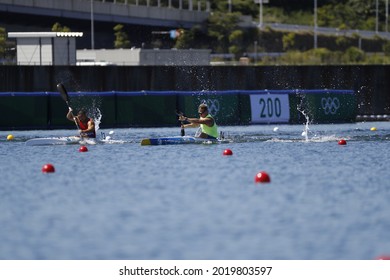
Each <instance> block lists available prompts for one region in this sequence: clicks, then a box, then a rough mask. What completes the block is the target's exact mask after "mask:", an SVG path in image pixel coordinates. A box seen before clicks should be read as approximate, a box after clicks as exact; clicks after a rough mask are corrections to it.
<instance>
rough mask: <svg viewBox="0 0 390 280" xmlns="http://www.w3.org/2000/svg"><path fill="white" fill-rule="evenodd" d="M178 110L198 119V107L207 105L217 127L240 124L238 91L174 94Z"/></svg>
mask: <svg viewBox="0 0 390 280" xmlns="http://www.w3.org/2000/svg"><path fill="white" fill-rule="evenodd" d="M176 93H177V98H178V110H179V111H181V112H183V113H185V115H186V116H188V117H198V106H199V105H200V104H202V103H205V104H207V106H208V108H209V112H210V114H211V115H212V116H213V117H214V118H215V121H216V122H217V124H218V125H237V124H241V113H240V106H239V104H240V101H239V92H238V91H218V92H217V91H210V92H202V91H201V92H176Z"/></svg>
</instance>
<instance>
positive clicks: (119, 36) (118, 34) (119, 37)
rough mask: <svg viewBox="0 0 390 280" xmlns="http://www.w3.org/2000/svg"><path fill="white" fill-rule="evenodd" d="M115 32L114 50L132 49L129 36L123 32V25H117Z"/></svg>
mask: <svg viewBox="0 0 390 280" xmlns="http://www.w3.org/2000/svg"><path fill="white" fill-rule="evenodd" d="M113 30H114V31H115V32H114V35H115V41H114V48H116V49H121V48H123V49H125V48H129V47H130V41H129V39H128V36H127V34H126V33H125V32H124V31H123V25H122V24H117V25H115V26H114V28H113Z"/></svg>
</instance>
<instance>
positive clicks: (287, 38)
mask: <svg viewBox="0 0 390 280" xmlns="http://www.w3.org/2000/svg"><path fill="white" fill-rule="evenodd" d="M282 40H283V50H285V51H288V50H293V49H294V46H295V33H292V32H290V33H287V34H284V35H283V38H282Z"/></svg>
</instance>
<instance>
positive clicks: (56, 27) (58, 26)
mask: <svg viewBox="0 0 390 280" xmlns="http://www.w3.org/2000/svg"><path fill="white" fill-rule="evenodd" d="M51 31H53V32H71V30H70V28H69V27H67V26H62V25H61V24H60V23H58V22H56V23H55V24H53V26H52V28H51Z"/></svg>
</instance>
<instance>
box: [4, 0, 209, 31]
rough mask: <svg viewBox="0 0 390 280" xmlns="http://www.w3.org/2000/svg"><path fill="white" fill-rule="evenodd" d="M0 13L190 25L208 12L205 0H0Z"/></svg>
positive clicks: (205, 17) (199, 20) (151, 24)
mask: <svg viewBox="0 0 390 280" xmlns="http://www.w3.org/2000/svg"><path fill="white" fill-rule="evenodd" d="M0 12H6V13H13V14H15V15H17V14H19V15H23V14H26V15H35V16H50V17H57V18H59V19H61V18H67V19H78V20H90V19H91V16H92V15H93V19H94V21H97V22H99V21H100V22H113V23H123V24H137V25H143V26H164V27H172V28H176V27H178V26H180V27H184V28H190V27H191V26H193V25H194V24H197V23H201V22H203V21H204V20H205V19H207V17H208V16H209V14H210V3H209V2H208V1H207V0H111V1H109V0H66V1H64V0H0Z"/></svg>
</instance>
